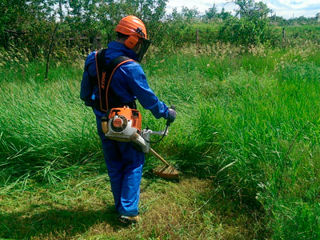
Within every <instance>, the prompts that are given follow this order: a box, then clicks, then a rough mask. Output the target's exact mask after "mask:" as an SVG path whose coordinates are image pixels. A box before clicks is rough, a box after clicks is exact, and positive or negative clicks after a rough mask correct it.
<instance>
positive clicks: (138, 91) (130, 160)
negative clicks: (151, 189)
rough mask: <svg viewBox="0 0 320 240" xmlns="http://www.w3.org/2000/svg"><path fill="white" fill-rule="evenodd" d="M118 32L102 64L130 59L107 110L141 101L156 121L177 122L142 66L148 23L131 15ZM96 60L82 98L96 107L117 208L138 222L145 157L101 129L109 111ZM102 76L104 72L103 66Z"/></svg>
mask: <svg viewBox="0 0 320 240" xmlns="http://www.w3.org/2000/svg"><path fill="white" fill-rule="evenodd" d="M115 30H116V32H117V40H116V41H113V42H110V43H109V44H108V48H107V50H106V51H105V52H103V56H102V61H103V63H104V64H106V65H107V66H110V65H111V63H112V62H113V61H114V59H118V58H119V57H120V56H125V57H127V59H128V58H129V60H126V61H124V62H122V63H121V65H120V66H119V67H118V68H116V69H115V70H114V71H113V75H112V76H111V80H110V82H109V87H108V88H107V91H108V93H109V94H108V93H107V97H106V98H107V99H106V102H107V103H108V104H107V106H104V107H105V108H107V109H111V108H113V107H123V106H129V107H130V108H136V104H135V100H136V99H138V100H139V102H140V104H141V105H142V106H143V107H144V108H145V109H148V110H150V111H151V112H152V114H153V115H154V116H155V117H156V118H161V117H163V118H165V119H168V121H169V122H173V121H174V120H175V116H176V112H175V111H174V110H173V109H170V108H168V107H167V106H166V104H164V103H163V102H161V101H160V100H159V99H158V98H157V97H156V96H155V94H154V93H153V91H152V90H151V89H150V87H149V86H148V83H147V80H146V76H145V74H144V72H143V70H142V68H141V66H140V64H139V63H138V62H140V61H141V59H142V57H143V55H144V54H145V52H146V51H147V49H148V46H149V44H150V42H149V40H148V39H147V31H146V27H145V25H144V23H143V22H142V21H141V20H140V19H139V18H137V17H135V16H127V17H124V18H123V19H121V20H120V22H119V24H118V25H117V27H116V29H115ZM100 55H101V54H100ZM96 58H97V55H96V52H92V53H91V54H89V56H88V57H87V59H86V62H85V70H84V73H83V79H82V82H81V93H80V95H81V96H80V97H81V99H83V100H84V101H85V103H86V105H89V106H92V107H93V111H94V113H95V115H96V122H97V128H98V134H99V136H100V138H101V142H102V148H103V153H104V158H105V162H106V165H107V168H108V174H109V177H110V182H111V189H112V193H113V197H114V202H115V207H116V209H117V211H118V213H119V214H120V221H122V222H126V223H132V222H137V221H138V220H139V216H138V214H139V212H138V203H139V194H140V181H141V176H142V168H143V164H144V160H145V156H144V153H143V152H140V151H138V150H136V149H135V148H134V147H133V146H132V144H131V143H125V142H117V141H113V140H109V139H107V138H106V137H105V136H104V134H103V132H102V129H101V118H102V117H105V116H106V112H105V111H103V110H105V109H103V107H102V105H101V104H102V102H103V101H102V98H103V96H102V95H101V91H102V90H101V86H100V84H97V82H98V83H100V82H99V81H100V79H99V77H101V74H100V75H99V74H97V66H98V63H97V62H96ZM133 60H134V61H133ZM137 61H138V62H137ZM108 64H109V65H108ZM98 73H100V70H99V67H98ZM97 79H98V80H97ZM98 85H99V86H98ZM99 91H100V92H99Z"/></svg>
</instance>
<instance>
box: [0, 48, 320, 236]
mask: <svg viewBox="0 0 320 240" xmlns="http://www.w3.org/2000/svg"><path fill="white" fill-rule="evenodd" d="M319 59H320V52H319V48H318V46H316V45H310V44H309V45H308V44H306V45H305V46H304V47H303V48H301V49H295V48H289V49H268V48H263V47H256V48H254V47H253V48H251V49H249V50H246V51H242V49H241V48H236V47H232V46H230V45H224V44H217V45H215V46H205V47H203V48H201V49H198V50H196V51H194V50H193V49H192V48H189V49H185V50H183V51H182V52H181V53H178V54H176V55H170V56H166V57H165V58H161V59H156V58H150V57H149V59H148V62H147V63H145V64H144V67H145V70H146V73H147V75H148V76H149V82H150V85H151V86H152V88H153V89H154V91H155V92H156V93H157V95H158V96H159V97H160V99H162V100H164V101H165V102H166V103H168V104H169V105H170V104H174V105H176V107H177V110H178V118H177V120H176V122H175V123H174V124H173V126H172V128H171V130H170V135H169V137H167V138H166V139H165V140H164V141H163V142H162V143H161V144H159V145H158V146H156V149H157V150H158V151H159V152H160V153H161V154H162V155H164V156H165V157H166V158H168V159H169V160H171V161H172V162H174V163H175V164H176V166H178V167H179V168H180V170H181V171H182V172H183V173H184V174H185V175H186V176H193V177H194V176H196V177H198V178H205V179H211V180H210V181H212V182H213V185H212V186H207V187H206V188H208V189H214V190H211V192H210V191H209V193H208V192H206V193H205V194H209V195H206V196H207V197H206V198H205V199H206V200H203V199H202V200H200V203H199V204H198V205H197V204H196V205H197V206H200V208H201V210H204V209H206V211H204V212H202V213H201V214H200V217H199V216H195V217H196V219H198V220H197V221H199V222H201V224H200V225H199V226H198V228H197V227H196V226H195V225H193V224H192V221H194V219H193V218H190V219H188V216H189V215H188V214H187V215H185V218H184V217H182V218H180V217H179V216H180V215H179V216H177V219H184V220H183V221H185V222H184V223H185V224H184V225H183V226H181V225H180V222H179V221H178V220H177V219H174V218H173V216H171V218H169V219H171V220H172V222H170V221H171V220H170V221H169V222H170V224H169V225H166V224H165V220H163V221H164V222H162V221H159V224H156V225H155V226H154V227H155V230H150V228H148V230H145V231H143V230H142V228H139V227H138V228H134V230H129V231H128V230H123V231H124V232H123V234H130V233H132V234H133V235H130V236H132V238H133V236H135V237H137V236H138V235H137V234H138V233H139V232H142V233H141V236H140V237H141V238H142V239H144V238H148V237H150V238H151V239H152V238H156V237H158V236H159V235H160V232H162V231H164V230H166V231H168V228H169V226H170V228H176V227H178V229H180V230H179V231H178V232H179V234H181V235H179V234H177V232H176V231H174V232H172V231H169V233H168V235H161V236H162V238H164V239H166V238H167V239H172V238H175V237H176V238H182V239H188V238H189V239H194V236H197V235H198V236H201V237H202V235H201V230H200V229H204V231H205V234H204V235H203V237H204V238H201V237H199V239H206V238H205V237H206V236H210V237H212V236H214V237H215V238H219V236H220V235H210V234H213V232H214V231H218V230H217V229H216V228H215V227H214V228H211V227H209V225H210V224H212V222H215V220H214V218H215V217H216V215H215V214H216V212H215V210H216V209H217V208H223V207H224V203H225V204H226V206H225V209H224V210H223V211H222V215H226V216H227V219H228V218H229V216H230V218H232V217H233V215H232V214H231V215H228V214H227V213H228V212H231V213H232V212H233V211H234V212H235V214H239V216H238V217H239V218H237V217H236V219H241V218H242V217H241V216H242V214H241V211H244V212H246V214H245V216H248V214H249V215H250V211H253V212H254V213H255V215H256V216H257V219H256V220H252V219H251V220H250V222H252V224H251V226H250V227H248V230H247V231H249V232H247V233H245V234H242V233H241V231H243V230H244V229H245V228H246V226H242V225H241V223H240V222H241V221H238V220H235V221H231V220H230V221H231V222H232V224H239V225H241V227H240V230H239V232H240V235H239V236H238V235H236V234H238V233H239V232H238V233H236V232H233V230H232V232H233V233H232V234H233V235H232V234H231V235H230V236H229V235H228V234H227V232H228V228H224V227H223V226H222V227H221V234H222V235H221V236H220V238H222V239H226V238H230V239H233V238H232V236H234V238H239V239H241V238H247V239H248V238H249V239H250V238H261V239H263V238H266V237H269V236H272V237H273V238H274V239H317V238H319V235H320V229H319V226H320V224H319V217H318V216H319V208H320V207H319V206H320V205H319V189H320V188H319V187H320V178H319V170H318V167H317V166H319V164H320V146H319V143H320V142H319V140H320V139H319V136H320V135H319V114H318V110H319V107H320V103H319V100H318V99H319V97H320V92H319V85H320V77H319V76H320V62H319ZM40 66H41V65H40ZM40 66H39V65H37V64H35V63H31V64H29V66H28V67H27V68H26V69H25V70H24V72H23V71H22V70H21V69H20V70H19V68H18V69H13V68H10V69H9V66H6V69H4V70H5V71H2V72H1V76H0V77H1V78H3V80H2V81H1V92H0V99H1V105H0V107H1V109H0V110H1V118H0V123H1V124H0V133H1V134H0V136H1V137H0V141H1V144H0V154H1V163H0V164H1V166H2V169H1V171H0V187H1V188H0V191H1V193H2V194H3V195H4V196H6V195H8V196H10V191H14V192H15V191H17V189H21V185H22V186H24V189H25V191H27V189H32V191H33V192H36V191H37V190H39V191H40V189H41V188H42V187H41V186H42V185H41V184H45V185H44V186H46V187H48V188H49V189H53V188H55V186H59V187H62V186H64V185H65V184H66V181H67V180H66V179H72V181H76V180H75V179H77V178H78V177H79V176H78V174H79V173H87V174H89V175H92V174H95V172H99V171H102V170H101V169H103V160H101V159H102V155H101V151H100V143H99V140H98V137H97V135H96V131H95V123H94V117H93V114H92V112H91V111H90V109H88V108H85V107H84V106H83V105H82V103H81V102H80V100H79V97H78V95H79V85H80V78H81V67H80V66H79V64H77V63H74V64H73V66H69V67H66V66H63V65H60V66H56V67H55V68H53V69H52V71H51V73H50V74H51V75H50V77H49V80H47V81H45V82H44V81H42V80H41V77H42V72H41V69H42V68H41V67H40ZM6 72H9V75H6ZM8 76H12V77H8ZM13 79H15V80H13ZM140 109H141V108H140ZM141 111H142V113H143V116H144V125H145V126H149V127H150V128H153V129H160V128H162V127H163V125H164V122H165V121H164V120H162V121H161V120H160V121H159V120H155V119H154V118H153V117H152V116H151V114H150V113H148V112H146V111H145V110H143V109H141ZM155 164H157V163H156V162H155V161H154V159H152V158H149V159H148V161H147V163H146V168H145V170H146V173H148V170H149V169H151V168H152V167H153V166H154V165H155ZM80 178H81V176H80ZM52 183H55V185H52ZM33 184H35V185H33ZM103 186H104V185H103ZM154 186H155V188H156V186H157V184H155V185H154ZM169 186H170V189H171V188H173V189H175V186H180V185H174V184H173V185H172V184H171V183H170V185H169ZM191 186H192V182H189V183H188V188H191ZM195 186H196V183H195ZM199 188H203V186H202V187H199ZM164 189H165V190H164V191H169V188H164ZM52 191H53V190H52ZM92 191H93V193H96V192H95V191H100V190H99V187H98V186H97V187H96V188H95V187H94V186H93V187H92ZM172 191H173V190H172ZM174 191H176V190H174ZM23 194H24V193H21V195H20V196H24V195H23ZM61 194H62V196H64V197H66V198H68V197H70V194H71V192H70V191H66V192H62V193H61ZM153 194H155V195H156V193H154V192H153V191H151V192H150V195H151V196H150V199H152V198H153V197H154V196H153ZM172 194H173V195H172V196H171V197H172V198H170V201H168V202H166V201H164V204H163V205H162V204H159V205H157V206H155V207H150V208H149V209H148V211H146V212H145V213H144V214H146V217H147V219H150V222H148V224H151V225H152V224H154V222H157V220H156V219H154V218H153V217H154V216H156V215H157V214H156V212H154V210H153V208H155V209H157V207H160V206H162V207H163V206H165V205H166V203H169V202H170V203H172V204H178V205H179V206H182V205H184V202H183V201H180V200H179V198H180V197H181V196H184V197H182V198H188V191H187V190H186V191H185V192H183V193H182V192H179V191H178V193H176V194H175V193H174V192H172ZM35 195H36V196H38V194H35ZM93 195H97V194H93ZM106 196H107V195H106ZM106 196H103V194H100V195H99V194H98V196H96V198H98V199H100V200H99V201H101V199H105V198H107V197H106ZM108 196H110V193H109V195H108ZM165 196H167V195H165ZM208 196H209V197H208ZM221 196H225V197H226V199H228V200H227V201H223V202H222V203H221V205H219V204H218V202H219V201H215V200H214V199H216V198H218V199H219V198H220V197H221ZM211 197H212V200H210V201H209V202H210V204H206V202H207V199H211ZM47 198H48V197H47V196H46V197H44V199H47ZM3 199H5V200H3ZM86 199H87V200H88V196H82V195H81V194H80V196H79V201H84V202H86V201H87V200H86ZM89 199H90V198H89ZM108 199H109V198H108ZM192 199H193V201H195V202H196V201H198V200H199V199H201V197H193V198H192ZM189 200H190V199H189ZM189 200H188V201H189ZM17 201H18V200H14V199H13V198H10V197H9V198H7V197H4V198H2V202H4V203H2V206H8V205H10V204H17ZM33 201H34V200H32V201H31V202H33ZM99 201H98V202H99ZM108 201H109V202H104V203H103V204H101V206H100V208H101V209H102V208H103V207H102V206H104V207H105V205H111V202H110V201H111V199H109V200H108ZM230 201H232V202H231V204H230ZM87 202H88V205H90V204H89V203H92V202H93V201H91V200H88V201H87ZM30 204H32V203H30ZM30 204H29V206H30ZM46 204H49V205H50V204H52V202H51V201H48V202H47V203H46ZM46 204H44V205H46ZM65 204H66V205H69V204H71V202H67V203H65ZM83 205H85V204H83ZM83 205H82V206H83ZM167 205H168V204H167ZM186 205H187V206H191V205H192V203H191V202H187V203H186ZM203 205H204V207H203V208H202V207H201V206H203ZM207 205H210V208H209V209H207V208H206V207H207ZM85 206H86V205H85ZM234 206H240V210H239V209H237V210H236V209H235V208H234ZM86 207H87V208H89V206H86ZM100 208H99V209H100ZM170 208H173V209H174V210H170ZM13 209H14V208H13V207H7V209H6V210H5V211H6V213H5V214H4V215H5V216H8V212H10V211H13ZM175 209H176V206H175V207H174V206H171V205H170V206H168V207H166V208H161V211H163V212H164V213H166V214H169V215H170V214H171V211H173V212H176V210H175ZM214 209H215V210H214ZM249 209H251V210H249ZM72 211H73V210H72ZM159 211H160V209H159ZM75 212H81V211H80V210H77V209H76V210H75ZM150 212H151V213H150ZM187 212H188V211H187ZM191 212H192V211H191ZM188 213H190V212H188ZM26 214H27V213H26V212H21V211H20V215H19V214H18V215H19V216H20V217H21V218H22V216H25V215H26ZM50 214H53V215H55V213H52V212H49V214H48V215H50ZM68 214H69V215H70V214H74V212H72V213H70V212H69V213H67V215H68ZM106 214H108V213H106ZM148 214H150V215H148ZM208 214H209V215H210V217H208V218H206V219H205V217H204V215H208ZM13 215H14V214H13ZM13 215H10V214H9V218H6V219H13V218H10V216H11V217H12V216H13ZM31 215H32V216H34V215H35V216H37V211H35V212H34V213H32V214H31ZM58 215H59V216H60V215H64V213H61V214H60V213H58ZM76 215H77V214H76ZM84 215H85V216H84V217H88V215H87V214H84ZM89 215H90V216H92V214H90V213H89ZM93 215H94V216H96V214H93ZM103 215H104V213H103V211H102V212H101V213H99V214H98V219H99V221H100V222H103V221H108V219H109V217H101V216H103ZM218 215H219V214H218ZM32 216H31V217H30V218H29V222H28V223H30V222H36V221H40V222H42V223H44V224H47V225H48V222H47V221H44V222H43V221H42V219H43V217H44V216H41V215H40V217H39V218H38V217H32ZM45 216H47V215H45ZM59 216H58V218H59ZM77 216H78V215H77ZM165 216H166V215H161V217H160V219H166V217H165ZM80 218H81V216H78V217H77V218H76V221H79V219H80ZM39 219H40V220H39ZM67 219H69V218H68V217H67ZM199 219H200V220H199ZM68 221H70V219H69V220H68ZM147 221H149V220H147ZM197 221H196V222H197ZM227 221H228V220H227ZM265 221H267V223H266V222H265ZM9 222H10V221H9ZM217 222H219V221H217ZM55 224H57V225H58V227H59V229H58V230H57V231H56V230H55V229H54V226H53V227H52V228H51V230H50V231H48V232H45V233H44V235H43V237H44V238H50V237H49V236H51V235H50V234H53V235H52V236H62V235H59V234H62V232H63V231H64V230H63V228H62V227H61V226H59V224H58V223H57V222H56V221H54V222H53V225H55ZM100 224H102V225H101V226H100V227H98V229H99V230H97V228H95V227H94V228H93V230H92V232H90V226H89V225H85V226H84V227H80V228H81V229H82V230H81V231H79V232H81V234H83V233H84V232H88V231H89V233H88V235H83V236H82V235H81V234H80V233H76V234H74V233H73V232H72V230H70V231H69V230H66V232H65V237H68V238H72V237H75V236H77V237H79V236H80V235H81V236H82V237H83V238H90V237H92V236H94V231H96V230H97V231H98V232H99V234H101V236H102V235H105V234H107V232H109V231H110V230H109V227H106V225H105V224H103V223H100ZM113 224H114V223H110V225H111V226H112V225H113ZM190 224H191V225H190ZM262 225H263V226H264V227H262ZM142 226H143V228H144V227H145V225H142ZM165 226H166V227H165ZM191 226H192V227H191ZM18 227H19V226H18ZM77 227H79V226H77ZM77 227H76V228H77ZM6 228H8V229H9V230H7V232H6V233H7V235H6V236H9V235H10V233H12V229H13V227H12V226H11V225H10V224H9V225H8V226H7V227H6ZM60 228H61V229H60ZM28 231H31V232H32V233H33V235H32V234H31V235H30V236H33V237H35V238H37V237H39V238H41V237H42V236H40V235H39V236H36V234H35V232H38V231H40V230H39V229H37V228H35V229H34V230H30V229H29V230H28ZM121 231H122V230H119V232H117V233H115V235H113V236H118V237H119V238H121V237H123V236H124V235H121V234H122V233H121ZM207 231H209V232H210V234H209V233H208V232H207ZM212 231H213V232H212ZM40 232H41V231H40ZM24 233H25V232H21V234H20V235H16V237H18V236H21V235H23V234H24ZM153 233H154V234H153ZM57 234H58V235H57ZM70 234H71V235H70ZM79 234H80V235H79ZM188 234H190V235H188ZM206 234H209V235H206ZM226 234H227V235H226ZM108 236H110V235H108ZM236 236H238V237H236ZM9 237H10V236H9ZM97 238H98V237H97ZM101 238H102V237H101ZM162 238H161V239H162Z"/></svg>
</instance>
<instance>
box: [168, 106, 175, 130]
mask: <svg viewBox="0 0 320 240" xmlns="http://www.w3.org/2000/svg"><path fill="white" fill-rule="evenodd" d="M176 116H177V113H176V111H175V107H174V106H171V107H170V108H169V112H168V118H167V125H168V126H169V125H170V124H171V123H173V122H174V120H175V119H176Z"/></svg>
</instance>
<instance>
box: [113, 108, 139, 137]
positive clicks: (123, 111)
mask: <svg viewBox="0 0 320 240" xmlns="http://www.w3.org/2000/svg"><path fill="white" fill-rule="evenodd" d="M116 115H118V116H123V117H125V118H126V119H127V120H128V121H129V120H131V121H132V125H131V127H134V128H136V129H138V131H141V123H142V116H141V113H140V112H139V111H138V110H137V109H131V108H129V107H123V108H112V109H111V110H110V113H109V116H108V118H109V119H111V118H113V117H114V116H116Z"/></svg>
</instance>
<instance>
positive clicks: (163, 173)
mask: <svg viewBox="0 0 320 240" xmlns="http://www.w3.org/2000/svg"><path fill="white" fill-rule="evenodd" d="M153 173H154V174H155V175H157V176H159V177H161V178H165V179H171V180H179V175H180V172H179V171H178V170H177V169H175V168H174V167H173V166H159V167H157V168H155V169H153Z"/></svg>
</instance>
